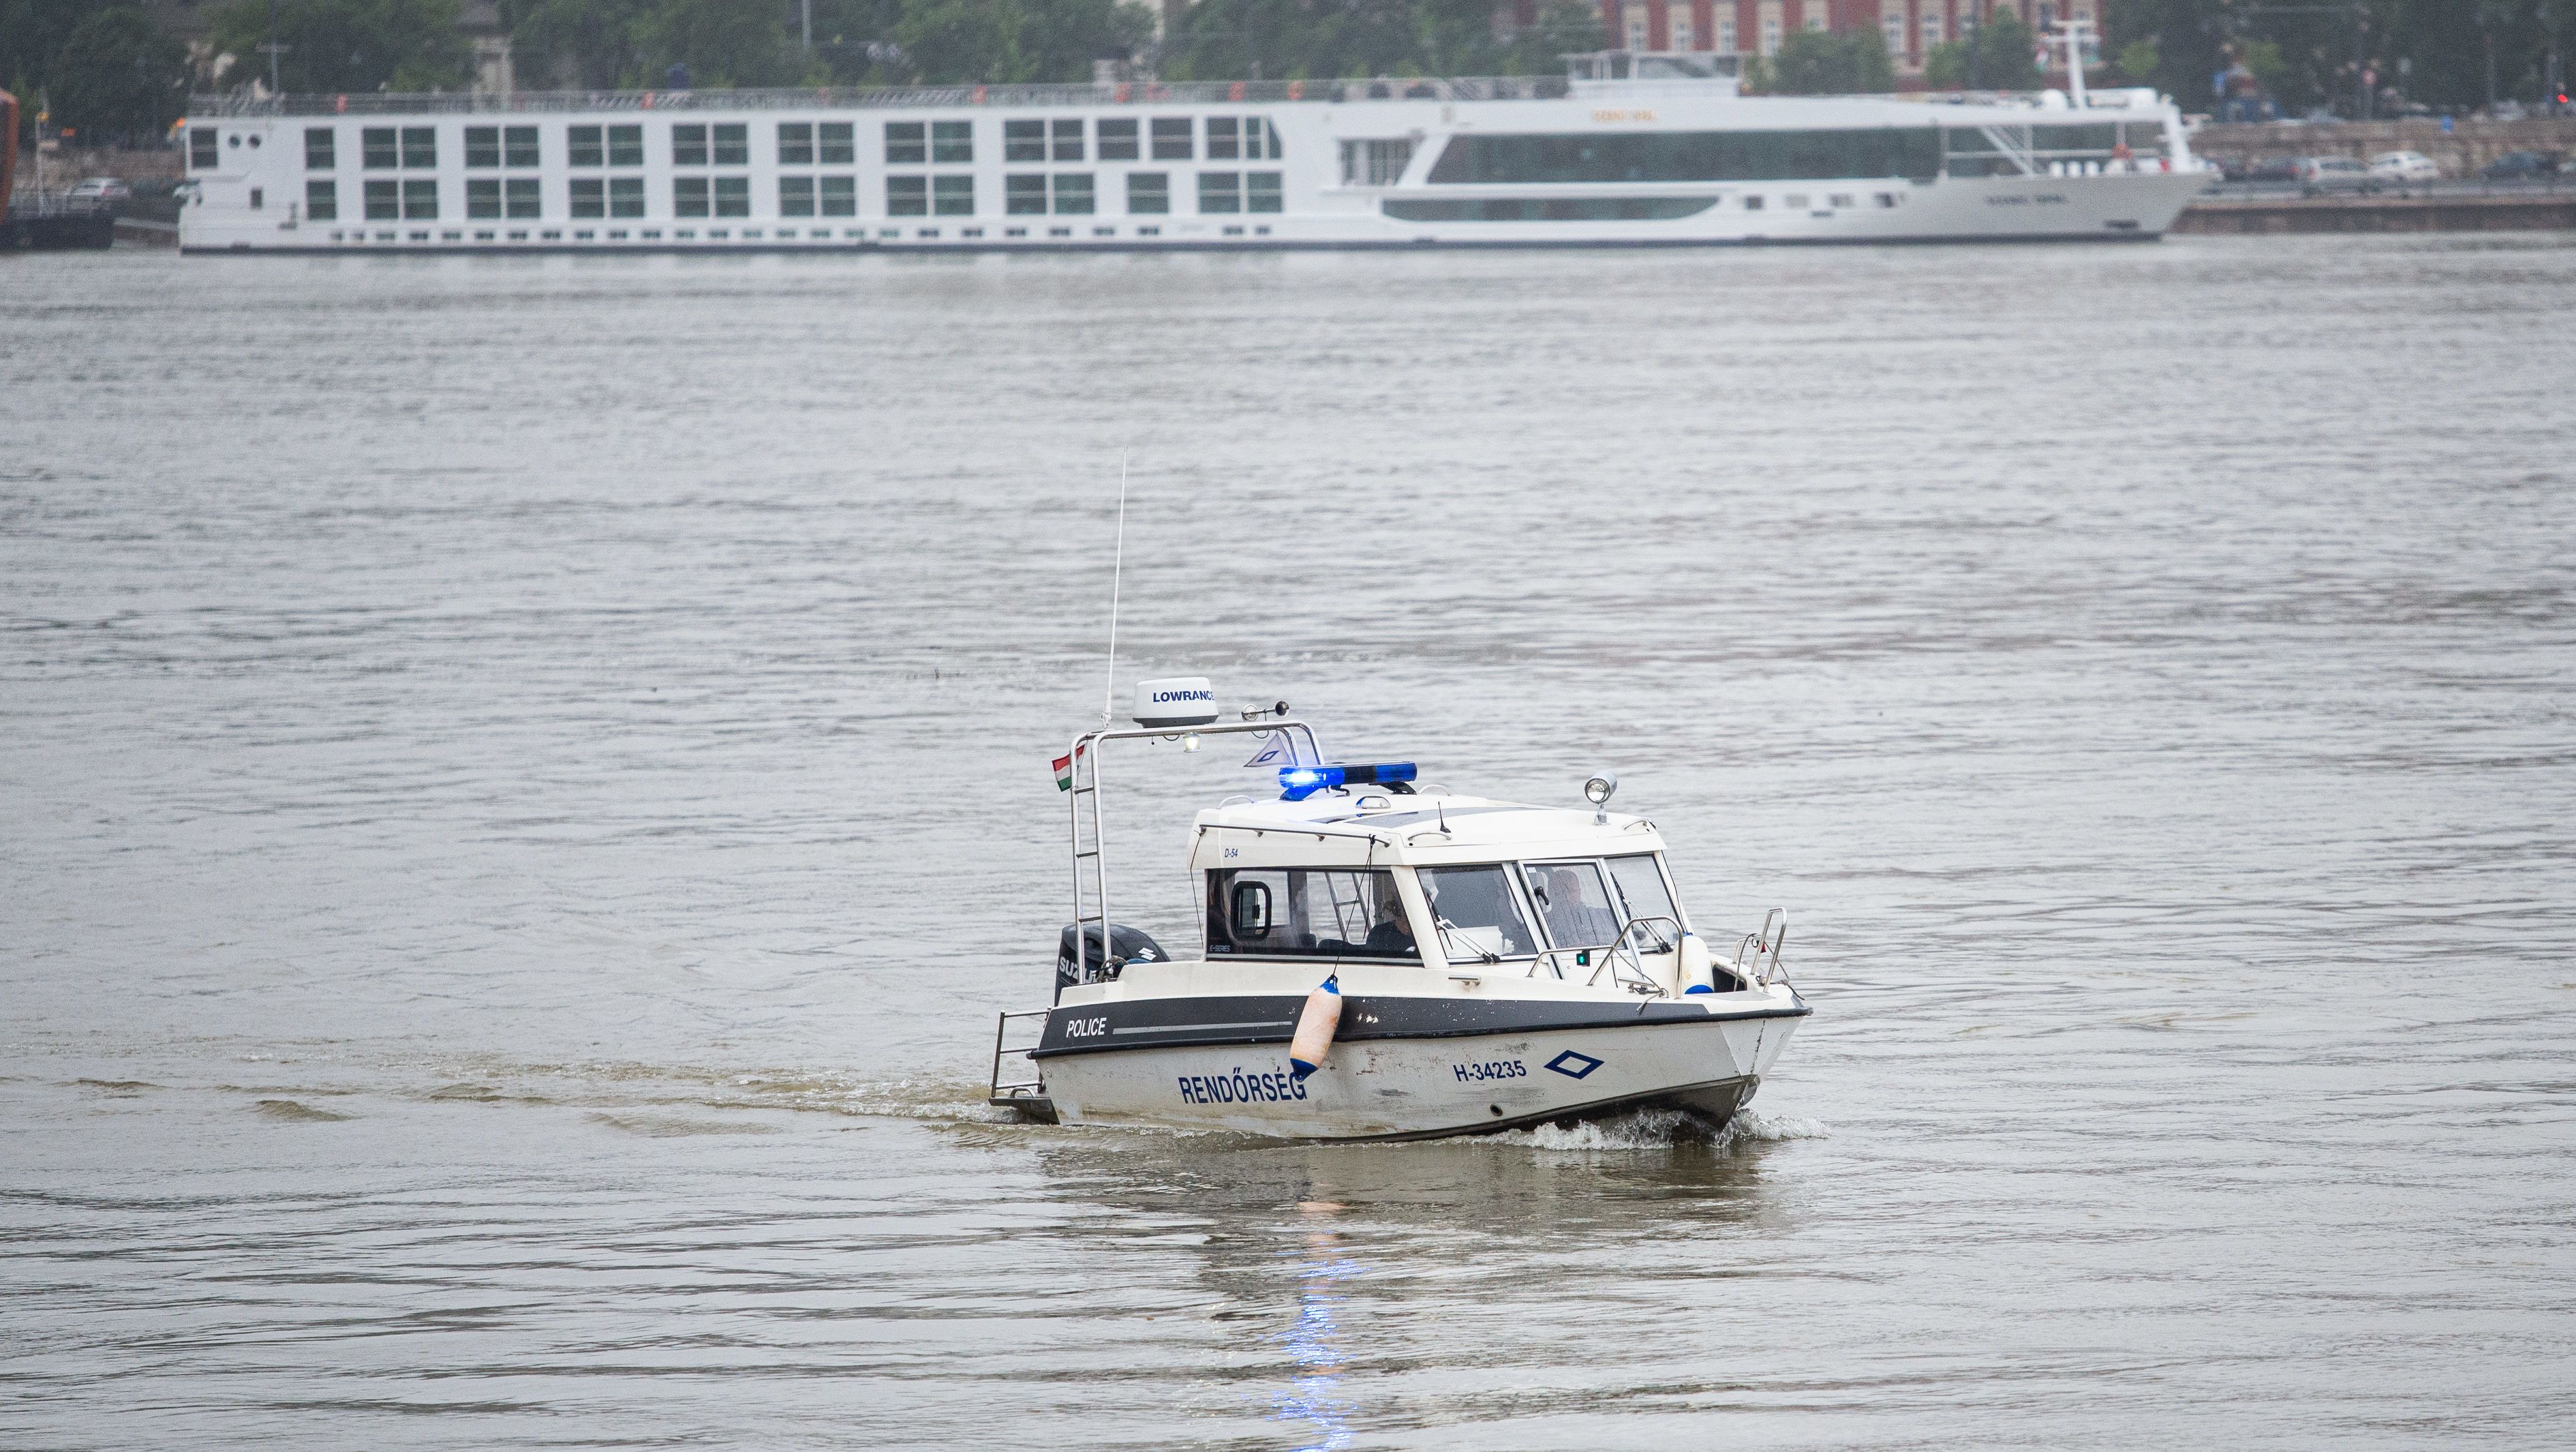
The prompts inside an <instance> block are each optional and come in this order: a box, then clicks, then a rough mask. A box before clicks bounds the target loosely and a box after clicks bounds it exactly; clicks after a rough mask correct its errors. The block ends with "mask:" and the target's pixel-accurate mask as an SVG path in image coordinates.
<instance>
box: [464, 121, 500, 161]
mask: <svg viewBox="0 0 2576 1452" xmlns="http://www.w3.org/2000/svg"><path fill="white" fill-rule="evenodd" d="M500 164H501V128H500V127H498V126H468V127H466V128H465V165H466V167H467V168H468V169H469V170H470V169H473V168H476V167H486V166H489V167H498V166H499V165H500Z"/></svg>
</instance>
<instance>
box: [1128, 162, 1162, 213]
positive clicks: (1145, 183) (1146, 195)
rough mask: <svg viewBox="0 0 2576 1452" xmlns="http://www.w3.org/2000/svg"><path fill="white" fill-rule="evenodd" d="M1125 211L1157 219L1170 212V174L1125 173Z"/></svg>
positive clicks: (1158, 172)
mask: <svg viewBox="0 0 2576 1452" xmlns="http://www.w3.org/2000/svg"><path fill="white" fill-rule="evenodd" d="M1127 210H1128V211H1130V212H1132V213H1135V214H1137V215H1139V216H1147V217H1159V216H1162V215H1163V214H1164V213H1166V212H1169V211H1170V210H1172V178H1171V174H1170V173H1168V172H1160V171H1131V172H1129V173H1127Z"/></svg>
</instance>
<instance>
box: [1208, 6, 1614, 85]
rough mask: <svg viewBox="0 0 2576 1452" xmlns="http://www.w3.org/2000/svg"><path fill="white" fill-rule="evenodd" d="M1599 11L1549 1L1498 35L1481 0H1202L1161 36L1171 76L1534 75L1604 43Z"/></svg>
mask: <svg viewBox="0 0 2576 1452" xmlns="http://www.w3.org/2000/svg"><path fill="white" fill-rule="evenodd" d="M1602 44H1603V41H1602V34H1601V14H1600V10H1599V8H1598V7H1597V6H1591V5H1585V4H1582V3H1579V0H1550V3H1549V4H1547V5H1545V6H1544V7H1542V8H1541V10H1540V12H1539V17H1538V23H1537V24H1535V25H1533V26H1531V27H1530V28H1529V29H1527V30H1524V31H1521V32H1518V33H1516V34H1514V35H1510V36H1497V35H1496V34H1495V33H1494V26H1493V7H1492V5H1491V4H1489V3H1486V0H1199V3H1198V4H1196V5H1193V6H1192V7H1190V9H1189V10H1187V11H1185V12H1184V13H1183V14H1182V16H1181V19H1180V22H1179V23H1178V24H1177V25H1175V26H1173V27H1172V28H1171V30H1170V31H1169V33H1167V34H1166V35H1165V36H1164V38H1163V53H1162V62H1161V68H1162V73H1163V74H1164V75H1166V76H1169V77H1171V78H1173V79H1175V80H1233V79H1253V78H1259V79H1267V80H1287V79H1321V78H1346V79H1347V78H1358V77H1365V76H1422V75H1448V76H1459V75H1532V74H1542V73H1548V72H1553V71H1555V70H1556V69H1557V67H1558V61H1557V57H1558V56H1559V55H1561V54H1564V53H1566V52H1569V51H1586V50H1599V49H1600V48H1601V47H1602Z"/></svg>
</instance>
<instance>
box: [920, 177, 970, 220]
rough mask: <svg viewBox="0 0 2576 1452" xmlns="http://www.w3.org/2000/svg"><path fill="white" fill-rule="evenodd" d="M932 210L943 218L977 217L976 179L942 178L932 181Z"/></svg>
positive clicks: (932, 179)
mask: <svg viewBox="0 0 2576 1452" xmlns="http://www.w3.org/2000/svg"><path fill="white" fill-rule="evenodd" d="M930 210H931V211H933V212H934V213H937V214H938V215H940V216H942V217H971V216H974V215H975V178H974V177H972V176H971V175H970V176H942V177H933V178H931V180H930Z"/></svg>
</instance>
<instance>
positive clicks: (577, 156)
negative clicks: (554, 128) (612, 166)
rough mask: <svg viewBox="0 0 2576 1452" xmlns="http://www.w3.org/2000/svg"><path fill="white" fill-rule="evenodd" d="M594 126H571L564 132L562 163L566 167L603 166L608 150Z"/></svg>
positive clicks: (606, 162) (606, 161)
mask: <svg viewBox="0 0 2576 1452" xmlns="http://www.w3.org/2000/svg"><path fill="white" fill-rule="evenodd" d="M601 136H602V132H601V130H600V128H599V127H596V126H572V127H567V128H565V130H564V152H565V156H564V161H565V164H566V165H568V166H605V165H607V164H608V148H607V146H606V145H605V144H604V143H603V142H602V141H601Z"/></svg>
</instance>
